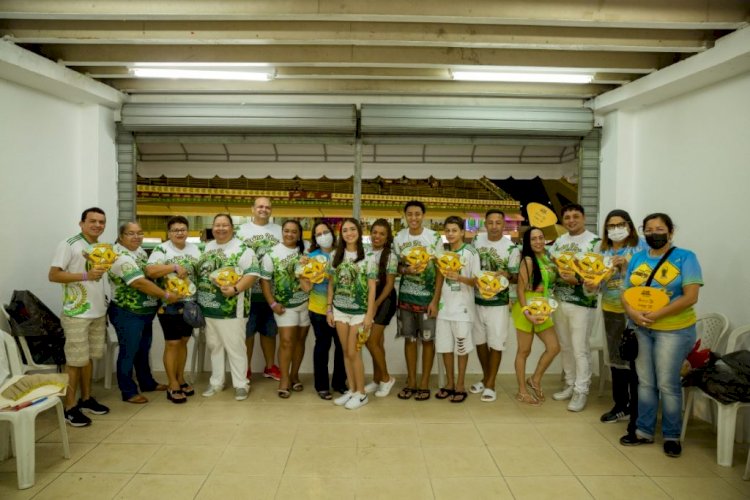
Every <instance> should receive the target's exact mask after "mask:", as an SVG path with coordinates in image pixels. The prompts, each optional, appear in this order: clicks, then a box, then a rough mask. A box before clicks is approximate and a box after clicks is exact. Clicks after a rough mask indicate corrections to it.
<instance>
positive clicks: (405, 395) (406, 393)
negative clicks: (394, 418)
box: [397, 387, 417, 399]
mask: <svg viewBox="0 0 750 500" xmlns="http://www.w3.org/2000/svg"><path fill="white" fill-rule="evenodd" d="M415 392H417V390H416V389H414V388H412V387H404V388H403V389H401V391H400V392H399V393H398V394H397V396H398V399H411V397H412V396H413V395H414V393H415Z"/></svg>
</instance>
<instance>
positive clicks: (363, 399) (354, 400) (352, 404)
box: [344, 392, 370, 410]
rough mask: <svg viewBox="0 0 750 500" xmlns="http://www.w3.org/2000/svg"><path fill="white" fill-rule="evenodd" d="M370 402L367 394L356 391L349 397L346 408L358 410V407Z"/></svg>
mask: <svg viewBox="0 0 750 500" xmlns="http://www.w3.org/2000/svg"><path fill="white" fill-rule="evenodd" d="M369 402H370V398H368V397H367V394H360V393H359V392H355V393H354V394H352V397H351V398H350V399H349V401H347V402H346V404H345V405H344V408H346V409H347V410H356V409H357V408H359V407H361V406H364V405H366V404H367V403H369Z"/></svg>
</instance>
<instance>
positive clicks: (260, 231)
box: [236, 222, 281, 302]
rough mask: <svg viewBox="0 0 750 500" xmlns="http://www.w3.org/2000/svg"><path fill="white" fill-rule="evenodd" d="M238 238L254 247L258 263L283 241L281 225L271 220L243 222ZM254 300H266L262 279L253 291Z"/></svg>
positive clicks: (252, 297)
mask: <svg viewBox="0 0 750 500" xmlns="http://www.w3.org/2000/svg"><path fill="white" fill-rule="evenodd" d="M236 236H237V238H239V239H241V240H242V241H244V242H245V245H247V246H248V247H250V248H252V250H253V252H255V256H256V257H257V259H258V263H260V262H262V261H263V256H264V255H266V252H268V251H270V250H271V249H272V248H273V247H274V246H276V245H277V244H278V243H281V226H279V225H278V224H274V223H273V222H269V223H268V224H266V225H265V226H259V225H258V224H256V223H255V222H246V223H244V224H242V225H241V226H240V228H239V230H238V231H237V235H236ZM250 295H251V299H250V300H252V301H253V302H265V300H266V299H264V298H263V290H261V288H260V280H258V281H256V282H255V285H253V289H252V292H251V294H250Z"/></svg>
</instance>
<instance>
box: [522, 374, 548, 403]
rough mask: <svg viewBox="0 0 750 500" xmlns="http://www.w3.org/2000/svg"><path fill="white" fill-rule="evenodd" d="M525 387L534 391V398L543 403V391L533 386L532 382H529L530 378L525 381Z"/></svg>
mask: <svg viewBox="0 0 750 500" xmlns="http://www.w3.org/2000/svg"><path fill="white" fill-rule="evenodd" d="M526 385H527V386H529V389H531V390H532V391H534V396H536V399H537V400H538V401H539V402H540V403H543V402H544V391H543V390H542V388H541V387H540V386H538V385H534V382H533V381H532V380H531V377H529V378H527V379H526Z"/></svg>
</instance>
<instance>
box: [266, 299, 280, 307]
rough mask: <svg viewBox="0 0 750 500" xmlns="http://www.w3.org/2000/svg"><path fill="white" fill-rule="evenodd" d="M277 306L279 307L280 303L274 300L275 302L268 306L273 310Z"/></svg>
mask: <svg viewBox="0 0 750 500" xmlns="http://www.w3.org/2000/svg"><path fill="white" fill-rule="evenodd" d="M277 305H279V303H278V302H276V301H275V300H274V301H273V302H271V303H270V304H268V307H270V308H271V309H273V308H274V307H276V306H277Z"/></svg>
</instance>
